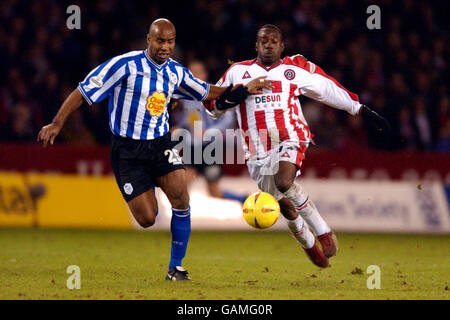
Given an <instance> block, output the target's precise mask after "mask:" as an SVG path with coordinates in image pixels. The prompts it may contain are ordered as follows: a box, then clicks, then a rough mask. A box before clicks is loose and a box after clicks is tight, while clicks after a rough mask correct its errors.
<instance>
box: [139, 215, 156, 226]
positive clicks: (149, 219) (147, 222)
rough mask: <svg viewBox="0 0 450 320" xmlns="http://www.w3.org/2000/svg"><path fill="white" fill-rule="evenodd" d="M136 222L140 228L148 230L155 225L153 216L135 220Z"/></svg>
mask: <svg viewBox="0 0 450 320" xmlns="http://www.w3.org/2000/svg"><path fill="white" fill-rule="evenodd" d="M136 221H137V223H138V224H139V225H140V226H141V227H142V228H150V227H151V226H152V225H154V224H155V216H154V215H153V216H150V217H147V216H146V217H139V218H137V219H136Z"/></svg>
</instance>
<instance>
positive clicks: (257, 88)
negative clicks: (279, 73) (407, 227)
mask: <svg viewBox="0 0 450 320" xmlns="http://www.w3.org/2000/svg"><path fill="white" fill-rule="evenodd" d="M265 78H266V76H262V77H258V78H256V79H253V80H252V81H250V82H249V83H247V84H246V85H245V87H247V90H248V92H249V93H250V94H261V93H262V89H263V88H266V89H270V90H272V81H270V80H265Z"/></svg>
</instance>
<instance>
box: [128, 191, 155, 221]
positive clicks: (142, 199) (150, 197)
mask: <svg viewBox="0 0 450 320" xmlns="http://www.w3.org/2000/svg"><path fill="white" fill-rule="evenodd" d="M128 207H129V208H130V211H131V213H132V214H133V217H134V219H136V221H137V223H139V225H140V226H141V227H143V228H148V227H151V226H152V225H153V224H154V223H155V217H156V215H157V212H158V203H157V201H156V197H155V191H154V190H153V188H152V189H150V190H148V191H146V192H144V193H142V194H140V195H139V196H137V197H136V198H134V199H132V200H130V201H128Z"/></svg>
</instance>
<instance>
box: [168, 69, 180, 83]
mask: <svg viewBox="0 0 450 320" xmlns="http://www.w3.org/2000/svg"><path fill="white" fill-rule="evenodd" d="M169 78H170V82H171V83H172V84H173V85H175V84H177V83H178V77H177V75H176V74H175V73H173V72H169Z"/></svg>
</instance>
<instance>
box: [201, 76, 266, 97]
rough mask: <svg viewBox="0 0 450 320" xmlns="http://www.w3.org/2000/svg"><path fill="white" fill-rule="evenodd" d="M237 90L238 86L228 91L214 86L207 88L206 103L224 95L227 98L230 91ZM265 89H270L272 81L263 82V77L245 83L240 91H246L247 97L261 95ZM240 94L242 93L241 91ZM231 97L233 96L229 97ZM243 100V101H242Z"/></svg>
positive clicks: (225, 88)
mask: <svg viewBox="0 0 450 320" xmlns="http://www.w3.org/2000/svg"><path fill="white" fill-rule="evenodd" d="M238 88H239V86H237V87H234V89H233V90H228V91H227V89H228V87H225V86H224V87H219V86H214V85H211V86H210V88H209V93H208V96H207V97H206V98H205V100H206V101H210V100H214V99H217V98H219V97H220V96H224V94H226V95H227V96H229V95H230V93H231V91H233V92H234V91H236V90H237V89H238ZM263 88H266V89H272V81H270V80H265V76H263V77H258V78H256V79H254V80H252V81H250V82H249V83H247V84H246V85H245V86H242V88H241V89H240V90H242V89H245V90H246V91H247V96H248V95H249V94H259V93H262V89H263ZM241 93H242V91H241ZM231 97H233V96H231ZM244 100H245V99H244Z"/></svg>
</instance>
